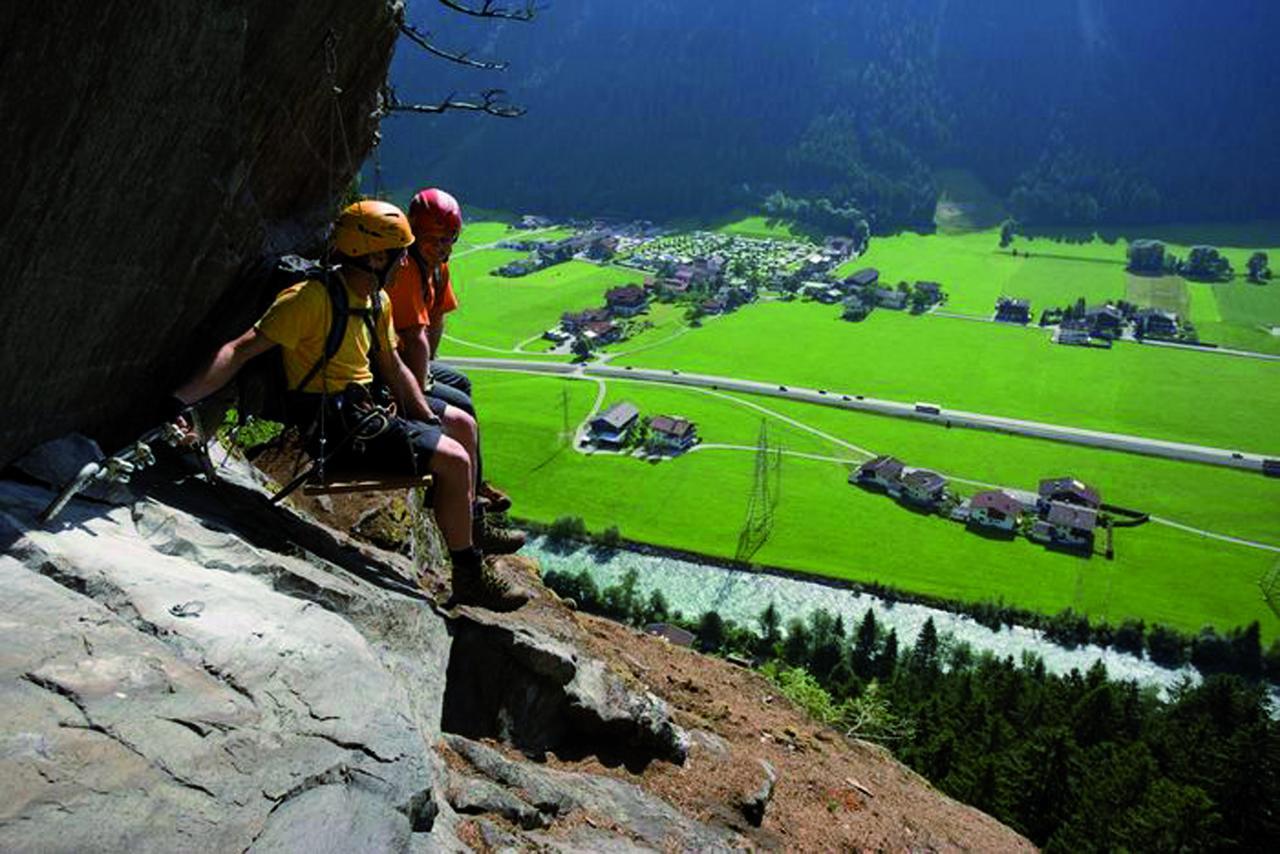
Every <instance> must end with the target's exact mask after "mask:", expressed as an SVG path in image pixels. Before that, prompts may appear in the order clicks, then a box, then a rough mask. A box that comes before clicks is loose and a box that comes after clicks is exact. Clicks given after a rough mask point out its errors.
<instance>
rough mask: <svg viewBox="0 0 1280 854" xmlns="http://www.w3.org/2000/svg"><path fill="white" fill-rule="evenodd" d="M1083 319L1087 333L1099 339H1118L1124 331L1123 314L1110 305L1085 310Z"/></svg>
mask: <svg viewBox="0 0 1280 854" xmlns="http://www.w3.org/2000/svg"><path fill="white" fill-rule="evenodd" d="M1084 319H1085V323H1086V325H1087V326H1088V328H1089V331H1090V332H1091V333H1092V334H1094V335H1097V336H1098V337H1099V338H1119V337H1120V333H1121V332H1122V331H1123V330H1124V312H1122V311H1120V309H1118V308H1116V307H1115V306H1114V305H1111V304H1110V303H1108V304H1106V305H1095V306H1093V307H1092V308H1090V309H1087V310H1086V311H1085V313H1084Z"/></svg>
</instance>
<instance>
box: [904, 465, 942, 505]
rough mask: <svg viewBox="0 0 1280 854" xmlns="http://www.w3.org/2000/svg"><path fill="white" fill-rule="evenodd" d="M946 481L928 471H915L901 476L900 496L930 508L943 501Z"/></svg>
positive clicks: (935, 473)
mask: <svg viewBox="0 0 1280 854" xmlns="http://www.w3.org/2000/svg"><path fill="white" fill-rule="evenodd" d="M946 492H947V479H946V478H944V477H943V476H942V475H940V474H938V473H937V472H933V471H929V470H928V469H915V470H914V471H911V472H908V473H907V474H904V475H903V476H902V495H903V497H904V498H906V499H907V500H909V501H911V502H913V503H915V504H919V505H921V506H924V507H931V506H933V505H934V504H937V503H938V502H939V501H941V500H942V499H943V496H945V495H946Z"/></svg>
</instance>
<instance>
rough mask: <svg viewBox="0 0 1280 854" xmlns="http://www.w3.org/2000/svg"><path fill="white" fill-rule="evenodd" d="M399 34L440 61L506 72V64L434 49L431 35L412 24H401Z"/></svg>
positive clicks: (466, 54) (461, 53)
mask: <svg viewBox="0 0 1280 854" xmlns="http://www.w3.org/2000/svg"><path fill="white" fill-rule="evenodd" d="M400 32H401V33H403V34H404V35H405V36H407V37H408V38H409V41H411V42H413V43H414V44H416V45H417V46H418V47H420V48H422V49H423V50H425V51H426V52H427V53H429V54H431V55H432V56H438V57H440V58H441V59H447V60H449V61H450V62H456V63H458V64H459V65H465V66H467V67H469V68H482V69H484V70H485V71H506V70H507V63H505V62H485V61H484V60H480V59H472V58H471V55H470V54H468V53H466V52H458V53H454V52H452V51H447V50H445V49H444V48H440V47H436V46H435V45H434V44H432V43H431V33H424V32H422V31H421V30H419V29H418V28H417V27H415V26H414V25H413V24H407V23H406V24H401V25H400Z"/></svg>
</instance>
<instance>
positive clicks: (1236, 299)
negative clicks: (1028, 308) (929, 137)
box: [838, 222, 1280, 353]
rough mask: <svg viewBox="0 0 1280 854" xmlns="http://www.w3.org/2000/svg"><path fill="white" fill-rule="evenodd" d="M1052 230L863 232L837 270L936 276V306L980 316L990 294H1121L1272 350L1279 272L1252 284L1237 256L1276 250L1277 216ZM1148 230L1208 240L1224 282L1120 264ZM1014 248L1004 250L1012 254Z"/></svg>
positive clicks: (1207, 335)
mask: <svg viewBox="0 0 1280 854" xmlns="http://www.w3.org/2000/svg"><path fill="white" fill-rule="evenodd" d="M1060 231H1062V233H1061V234H1058V235H1055V236H1052V237H1050V236H1040V237H1022V236H1020V237H1018V238H1016V239H1015V240H1014V241H1013V244H1012V245H1011V246H1010V247H1009V248H1008V249H1001V248H1000V247H999V241H1000V235H999V229H996V228H987V229H979V230H972V231H957V232H946V231H942V230H939V232H937V233H934V234H916V233H913V232H901V233H898V234H894V235H886V236H877V237H875V238H873V239H872V241H871V246H870V248H869V250H868V251H867V253H866V254H865V255H863V256H862V257H861V258H858V259H856V260H854V261H850V262H848V263H846V264H844V265H842V266H841V268H840V269H839V270H838V273H839V274H840V275H847V274H848V273H850V272H852V271H854V270H856V269H859V268H861V267H868V266H870V267H876V268H877V269H879V270H880V273H881V280H882V281H884V282H886V283H888V284H891V285H893V284H897V283H898V282H899V281H909V282H915V281H920V280H929V281H937V282H941V283H942V285H943V287H944V289H945V290H946V292H947V294H948V302H947V304H946V306H944V309H943V310H945V311H948V312H955V313H958V314H971V315H975V316H979V317H989V316H991V314H992V313H993V311H994V307H995V302H996V299H997V298H998V297H1001V296H1007V297H1015V298H1023V299H1029V300H1031V305H1032V310H1033V312H1034V313H1035V314H1036V315H1037V316H1038V314H1039V312H1040V310H1041V309H1044V308H1050V307H1053V306H1062V305H1067V304H1069V303H1073V302H1075V300H1076V299H1077V298H1079V297H1084V298H1085V300H1086V302H1088V303H1089V304H1090V305H1093V304H1096V303H1102V302H1106V301H1108V300H1120V299H1128V300H1129V301H1131V302H1137V303H1139V304H1142V305H1152V306H1155V307H1158V308H1168V309H1172V310H1175V311H1180V312H1182V313H1184V314H1183V316H1184V317H1186V316H1189V317H1190V319H1191V321H1192V322H1193V323H1194V324H1196V327H1197V329H1198V331H1199V333H1200V337H1201V339H1202V340H1205V341H1209V342H1212V343H1216V344H1220V345H1222V346H1226V347H1235V348H1242V349H1252V350H1258V351H1260V352H1267V353H1280V336H1277V335H1274V334H1271V331H1270V328H1271V327H1276V326H1280V281H1276V282H1274V283H1271V284H1266V285H1254V284H1251V283H1249V282H1248V281H1246V280H1245V278H1244V270H1245V264H1246V262H1247V261H1248V258H1249V256H1250V255H1251V254H1252V253H1253V252H1254V251H1255V250H1257V249H1260V250H1262V251H1265V252H1267V254H1268V255H1269V256H1270V257H1272V258H1276V259H1277V267H1278V268H1280V248H1277V247H1280V223H1272V222H1259V223H1245V224H1242V225H1240V226H1230V225H1216V224H1206V225H1174V226H1163V227H1161V226H1150V227H1141V228H1135V229H1120V230H1116V231H1108V232H1106V233H1105V234H1104V235H1099V234H1096V233H1094V232H1092V231H1086V230H1083V229H1062V230H1060ZM1137 237H1156V238H1159V239H1162V240H1165V241H1166V242H1167V244H1168V248H1169V251H1170V252H1172V253H1173V254H1175V255H1178V256H1179V257H1186V255H1187V253H1188V251H1189V249H1190V246H1191V245H1193V244H1194V243H1198V242H1204V243H1210V244H1212V245H1215V246H1217V247H1218V248H1219V249H1221V250H1222V252H1223V254H1224V255H1225V256H1226V257H1227V258H1229V259H1230V260H1231V263H1232V266H1233V267H1234V268H1235V270H1236V276H1235V278H1234V279H1232V280H1231V281H1230V282H1222V283H1214V284H1209V283H1203V282H1189V281H1186V280H1183V279H1182V278H1180V277H1163V278H1159V279H1153V280H1146V279H1143V278H1141V277H1135V276H1130V275H1129V274H1128V273H1127V272H1126V271H1125V269H1124V268H1125V263H1126V257H1127V256H1126V253H1127V251H1128V246H1129V241H1130V239H1136V238H1137ZM1015 252H1016V253H1017V254H1014V253H1015Z"/></svg>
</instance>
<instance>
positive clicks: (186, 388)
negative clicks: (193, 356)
mask: <svg viewBox="0 0 1280 854" xmlns="http://www.w3.org/2000/svg"><path fill="white" fill-rule="evenodd" d="M274 346H276V342H274V341H272V340H271V339H270V338H268V337H267V336H265V335H263V334H262V333H261V332H259V331H258V330H257V328H256V327H255V328H253V329H250V330H249V331H248V332H246V333H245V334H243V335H241V336H240V337H239V338H233V339H232V340H230V341H228V342H227V343H226V344H223V345H222V346H221V347H219V348H218V351H217V352H216V353H214V354H213V359H211V360H210V361H209V363H208V364H207V365H205V366H204V367H203V368H201V369H200V370H199V371H197V372H196V374H195V376H193V377H192V378H191V379H189V380H187V381H186V382H185V383H183V384H182V385H180V386H179V387H178V388H177V389H176V390H175V391H174V393H173V396H174V397H176V398H178V399H179V400H181V401H182V402H183V403H195V402H197V401H200V400H204V399H205V398H206V397H208V396H209V395H211V394H213V393H214V392H215V391H217V390H218V389H220V388H222V387H223V386H224V385H226V384H227V383H229V382H231V380H232V379H233V378H234V377H235V375H236V372H238V371H239V370H240V369H241V368H242V367H244V363H245V362H247V361H249V360H250V359H252V358H253V357H254V356H258V355H260V354H262V353H265V352H267V351H268V350H270V349H271V348H272V347H274Z"/></svg>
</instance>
